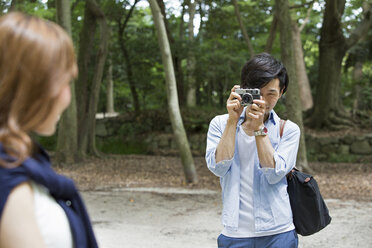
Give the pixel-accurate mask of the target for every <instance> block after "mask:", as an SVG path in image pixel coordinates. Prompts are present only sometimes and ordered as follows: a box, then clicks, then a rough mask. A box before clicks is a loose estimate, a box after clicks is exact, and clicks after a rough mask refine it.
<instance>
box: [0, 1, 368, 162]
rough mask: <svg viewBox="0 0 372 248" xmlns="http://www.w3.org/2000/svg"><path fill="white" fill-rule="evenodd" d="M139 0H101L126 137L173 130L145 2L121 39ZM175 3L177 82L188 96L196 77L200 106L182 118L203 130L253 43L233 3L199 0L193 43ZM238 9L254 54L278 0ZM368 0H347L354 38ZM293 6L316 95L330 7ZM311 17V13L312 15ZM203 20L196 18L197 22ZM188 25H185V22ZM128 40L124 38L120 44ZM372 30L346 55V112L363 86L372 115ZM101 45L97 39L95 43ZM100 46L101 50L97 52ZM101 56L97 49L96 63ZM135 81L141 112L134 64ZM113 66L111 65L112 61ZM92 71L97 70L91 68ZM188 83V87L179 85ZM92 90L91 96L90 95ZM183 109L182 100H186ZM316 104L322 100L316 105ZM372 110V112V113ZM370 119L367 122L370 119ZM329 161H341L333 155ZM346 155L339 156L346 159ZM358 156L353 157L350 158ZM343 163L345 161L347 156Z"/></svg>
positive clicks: (75, 21) (22, 5) (276, 50)
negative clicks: (191, 61)
mask: <svg viewBox="0 0 372 248" xmlns="http://www.w3.org/2000/svg"><path fill="white" fill-rule="evenodd" d="M133 2H134V1H128V0H120V1H118V0H101V1H100V5H101V8H102V9H103V10H104V13H105V16H106V18H107V21H108V23H109V27H110V31H111V34H110V40H109V55H108V57H109V58H110V59H111V61H112V65H113V81H114V97H115V99H114V100H115V110H116V111H117V112H119V113H122V114H123V116H126V117H125V118H129V119H130V120H131V121H132V122H133V123H132V124H128V123H126V124H123V125H122V126H121V127H120V128H119V129H120V130H119V132H120V133H121V134H125V135H128V136H135V135H137V134H141V133H146V132H156V131H165V132H171V125H170V121H169V115H168V112H167V109H168V106H167V94H166V87H165V79H164V70H163V66H162V61H161V55H160V51H159V46H158V42H157V37H156V33H155V29H154V26H153V21H152V16H151V10H150V9H149V7H147V6H146V4H145V1H140V3H139V4H138V5H137V6H136V7H135V8H134V11H133V13H132V15H131V17H130V18H129V21H128V23H127V26H126V28H125V30H124V33H123V36H122V37H119V22H120V23H124V20H125V19H126V17H127V15H128V13H129V10H130V8H131V7H132V4H133ZM171 2H173V4H174V3H175V2H177V1H165V3H166V21H167V27H168V32H169V34H170V45H171V50H172V55H173V56H177V58H178V62H179V63H180V64H181V69H182V75H181V76H180V75H176V76H180V78H181V77H182V79H183V80H180V81H179V82H177V83H178V84H179V85H180V88H181V89H182V90H183V92H184V95H186V93H187V90H188V89H189V84H188V79H189V77H195V79H196V82H197V103H198V104H197V107H196V108H189V109H188V108H184V107H183V108H182V117H183V120H184V125H185V127H186V130H187V132H188V133H193V132H203V133H205V132H206V131H207V128H208V124H209V122H210V120H211V119H212V118H213V117H214V116H215V115H217V114H222V113H226V109H225V104H226V99H227V97H228V95H229V93H230V89H231V88H232V87H233V85H235V84H239V81H240V70H241V68H242V66H243V65H244V63H245V62H246V61H247V60H248V59H249V58H250V54H249V51H248V49H247V45H246V44H245V41H244V38H243V35H242V32H241V30H240V27H239V25H238V22H237V20H236V16H235V12H234V7H233V5H232V3H231V1H230V0H229V1H228V0H218V1H212V0H201V1H197V7H196V16H197V17H198V16H199V15H200V14H202V15H203V19H202V20H200V19H195V23H196V24H197V25H199V24H200V28H199V30H198V32H197V33H195V43H194V44H190V43H189V41H188V32H187V31H188V26H187V24H188V23H187V22H188V14H187V11H188V9H187V7H186V8H185V16H184V17H183V19H181V18H182V17H181V12H182V3H184V1H179V3H180V6H181V7H179V8H178V7H171ZM238 2H239V9H240V13H241V16H242V20H243V22H244V25H245V27H246V29H247V33H248V35H249V37H250V38H251V42H252V45H253V47H254V50H255V53H261V52H263V51H264V49H265V46H266V42H267V39H268V37H269V31H270V27H271V23H272V19H273V16H274V9H275V7H274V3H275V1H274V0H267V1H253V0H241V1H238ZM364 2H365V1H362V0H348V1H347V4H346V7H345V11H344V14H343V17H342V23H343V25H344V26H343V33H344V35H345V37H350V35H351V33H352V32H353V31H354V30H355V29H356V27H357V25H358V23H359V22H360V21H361V20H362V17H363V15H362V13H361V7H362V4H363V3H364ZM10 3H11V1H10V0H4V1H0V10H1V11H2V13H5V12H7V10H8V9H9V7H10ZM289 3H290V5H291V6H295V5H302V7H297V8H291V17H292V19H293V21H294V22H295V23H296V24H297V25H298V26H300V25H302V24H303V23H304V21H305V19H306V18H307V17H308V22H307V23H306V25H304V29H303V30H302V32H301V40H302V44H303V52H304V61H305V64H306V70H307V73H308V77H309V80H310V85H311V90H312V94H313V95H315V94H316V87H317V83H318V78H319V76H318V69H319V68H318V60H319V47H318V43H319V40H320V30H321V26H322V20H323V12H324V9H325V1H324V0H321V1H315V2H314V3H313V5H312V7H311V8H312V9H311V11H310V12H308V9H309V8H310V7H309V4H306V2H305V1H303V0H290V1H289ZM173 4H172V6H173ZM17 8H18V9H19V10H21V11H24V12H27V13H29V14H32V15H36V16H40V17H42V18H45V19H48V20H51V21H55V18H56V10H55V1H47V2H46V1H41V0H36V1H26V0H19V1H18V5H17ZM84 9H85V1H81V0H72V1H71V10H72V13H71V19H72V20H71V21H72V38H73V41H74V45H75V48H76V53H77V54H78V51H79V49H80V48H79V41H80V35H81V30H82V25H83V22H84ZM308 14H309V16H308ZM197 22H198V23H197ZM182 23H183V25H181V24H182ZM120 38H122V39H123V43H121V42H120V40H121V39H120ZM371 40H372V31H370V33H369V34H368V35H367V36H366V38H365V39H364V40H362V41H360V42H359V43H358V44H357V45H356V46H354V47H353V48H352V49H351V50H350V51H349V52H348V56H347V58H345V60H344V63H343V66H344V72H343V74H342V82H341V88H340V92H341V96H342V98H341V99H342V101H343V104H344V107H345V108H346V109H347V110H351V109H352V108H353V104H354V102H355V99H356V88H357V87H360V92H361V95H360V97H359V99H358V106H359V109H358V111H360V112H358V114H359V115H360V116H366V115H367V116H369V115H370V113H371V111H372V84H371V81H372V42H371ZM121 45H124V46H125V48H126V50H127V51H128V57H129V62H128V61H126V60H125V56H124V54H123V50H122V46H121ZM94 46H97V44H94ZM97 50H98V49H97ZM191 51H192V52H193V54H195V60H196V61H195V63H196V67H195V68H196V70H195V73H194V74H193V75H190V73H189V72H188V71H187V59H188V56H189V55H190V52H191ZM272 54H273V55H274V56H275V57H276V58H280V45H279V32H277V34H276V39H275V40H274V45H273V48H272ZM95 58H96V54H93V56H92V58H91V59H92V60H94V59H95ZM356 62H362V63H363V76H362V78H360V79H358V80H355V79H353V76H352V74H353V70H354V68H355V64H356ZM127 63H129V64H130V65H131V68H132V69H131V75H132V77H133V81H134V82H135V90H136V92H137V94H138V97H139V102H140V108H141V113H139V114H135V113H134V112H133V110H134V106H133V96H132V91H131V89H130V86H129V71H128V70H129V69H128V64H127ZM106 67H107V65H106ZM89 71H90V73H92V72H93V71H94V68H91V67H90V68H89ZM107 71H108V68H106V69H105V72H104V76H103V78H104V80H103V83H102V85H101V92H100V101H99V104H98V111H99V112H103V111H105V109H106V81H107V80H106V79H107V75H106V74H107ZM181 81H183V82H184V83H183V85H181ZM86 94H89V92H87V93H86ZM180 104H181V105H182V106H185V103H184V102H180ZM315 104H316V103H315ZM275 111H276V112H277V113H278V114H279V115H280V116H281V117H282V118H286V107H285V104H284V102H283V101H280V102H279V103H278V104H277V106H276V108H275ZM368 111H369V112H368ZM368 120H369V119H368V118H364V119H363V121H364V123H367V122H368ZM39 140H40V142H41V143H42V144H43V145H45V146H47V148H48V149H49V148H50V149H53V148H54V147H55V143H56V142H55V141H56V138H55V137H54V136H53V137H52V138H39ZM98 143H99V144H98V146H99V149H101V150H102V151H104V152H115V153H116V152H117V153H128V152H131V153H136V152H140V151H142V146H141V144H140V143H139V144H138V146H137V145H134V146H132V145H131V146H126V145H125V144H124V143H125V142H122V140H119V139H118V138H110V139H105V140H99V142H98ZM330 159H331V160H332V159H333V160H337V158H336V157H332V155H330ZM340 159H341V158H340ZM350 159H351V160H353V159H354V158H350ZM341 160H347V158H345V159H341Z"/></svg>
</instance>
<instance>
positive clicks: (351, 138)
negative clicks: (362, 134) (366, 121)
mask: <svg viewBox="0 0 372 248" xmlns="http://www.w3.org/2000/svg"><path fill="white" fill-rule="evenodd" d="M354 140H355V136H351V135H348V136H345V137H344V138H343V139H342V142H343V143H344V144H347V145H351V144H352V143H353V142H354Z"/></svg>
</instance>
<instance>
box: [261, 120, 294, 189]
mask: <svg viewBox="0 0 372 248" xmlns="http://www.w3.org/2000/svg"><path fill="white" fill-rule="evenodd" d="M300 135H301V131H300V128H299V127H298V126H297V125H296V124H295V123H293V122H289V121H287V123H286V125H285V127H284V133H283V137H282V138H281V139H280V142H279V145H278V147H277V149H276V151H275V152H274V161H275V168H261V170H262V171H263V173H264V175H265V177H266V179H267V181H268V182H269V183H270V184H275V183H278V182H279V181H280V180H282V178H283V177H285V176H286V175H287V174H288V173H289V172H290V171H291V170H292V169H293V167H295V165H296V159H297V152H298V146H299V143H300Z"/></svg>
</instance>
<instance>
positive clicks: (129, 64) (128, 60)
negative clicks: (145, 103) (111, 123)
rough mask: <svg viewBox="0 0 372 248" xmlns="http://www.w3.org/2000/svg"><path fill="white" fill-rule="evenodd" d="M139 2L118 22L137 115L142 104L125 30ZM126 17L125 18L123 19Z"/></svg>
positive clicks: (136, 0)
mask: <svg viewBox="0 0 372 248" xmlns="http://www.w3.org/2000/svg"><path fill="white" fill-rule="evenodd" d="M138 2H139V0H135V1H134V3H133V5H132V6H131V7H130V9H129V12H128V14H127V15H120V17H119V18H117V20H116V22H117V25H118V27H119V28H118V36H119V44H120V49H121V52H122V54H123V58H124V60H125V66H126V72H127V78H128V82H129V87H130V91H131V93H132V97H133V105H134V110H135V112H136V113H137V114H139V112H140V103H139V98H138V93H137V90H136V82H135V80H134V76H133V68H132V61H131V57H130V56H129V52H128V49H127V46H126V41H125V28H126V27H127V25H128V21H129V19H130V17H131V15H132V13H133V11H134V8H135V7H136V4H137V3H138ZM123 17H124V18H123Z"/></svg>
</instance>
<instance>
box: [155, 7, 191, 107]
mask: <svg viewBox="0 0 372 248" xmlns="http://www.w3.org/2000/svg"><path fill="white" fill-rule="evenodd" d="M186 2H187V0H185V1H183V3H182V11H181V17H180V18H181V21H180V30H179V44H181V46H178V45H177V44H176V41H175V39H174V38H173V35H172V32H171V31H170V29H169V23H168V20H167V18H166V14H165V4H164V1H163V0H157V3H158V6H159V8H160V11H161V14H162V15H163V18H164V25H165V30H166V32H167V37H168V41H169V44H170V47H171V51H173V53H172V57H173V62H174V69H175V73H176V83H177V92H178V99H179V103H180V106H183V105H186V104H187V102H186V96H185V80H184V74H183V69H182V59H183V58H182V56H181V55H182V49H183V47H182V43H183V39H184V20H183V17H184V15H185V6H186Z"/></svg>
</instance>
